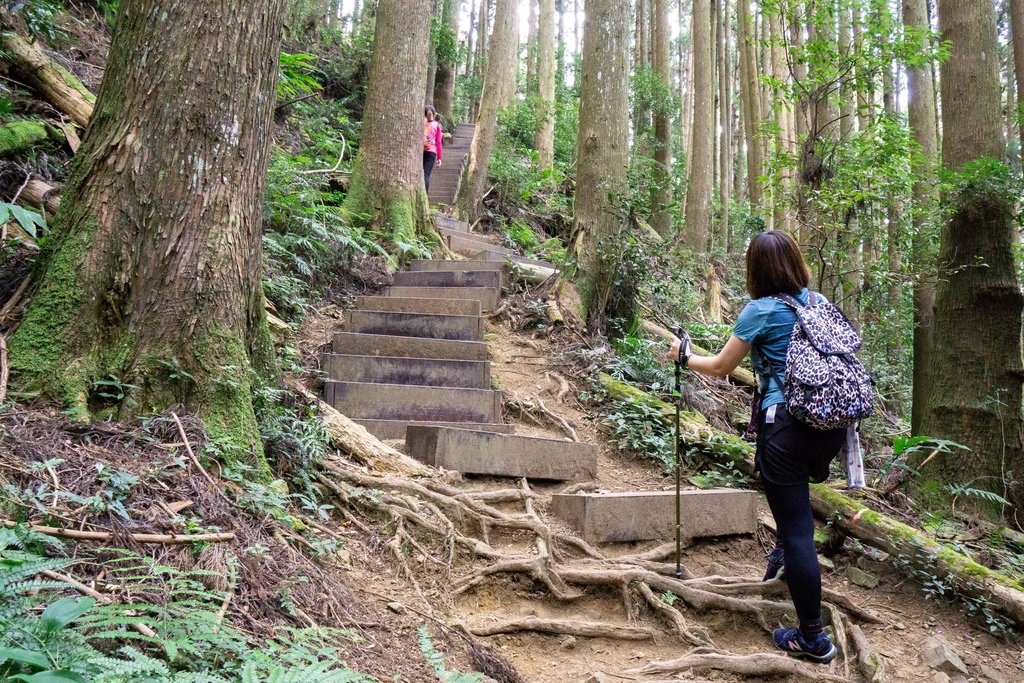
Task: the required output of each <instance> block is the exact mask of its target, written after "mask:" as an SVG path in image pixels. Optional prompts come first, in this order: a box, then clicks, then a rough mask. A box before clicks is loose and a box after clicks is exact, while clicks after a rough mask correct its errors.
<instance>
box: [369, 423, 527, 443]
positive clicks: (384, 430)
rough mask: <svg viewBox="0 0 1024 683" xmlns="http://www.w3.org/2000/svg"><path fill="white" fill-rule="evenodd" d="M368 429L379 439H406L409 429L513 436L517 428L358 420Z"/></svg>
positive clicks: (507, 425)
mask: <svg viewBox="0 0 1024 683" xmlns="http://www.w3.org/2000/svg"><path fill="white" fill-rule="evenodd" d="M356 422H358V423H359V424H361V425H363V426H364V427H366V430H367V431H368V432H370V433H371V434H373V435H374V436H376V437H377V438H378V439H404V438H405V436H406V429H408V428H409V427H412V426H415V427H458V428H462V429H465V428H466V427H471V428H472V429H474V430H476V431H482V432H494V433H496V434H511V433H512V432H513V431H515V426H514V425H510V424H502V423H493V424H488V423H486V422H473V423H466V422H415V421H411V420H356Z"/></svg>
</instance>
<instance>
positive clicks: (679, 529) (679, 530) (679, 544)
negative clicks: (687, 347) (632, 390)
mask: <svg viewBox="0 0 1024 683" xmlns="http://www.w3.org/2000/svg"><path fill="white" fill-rule="evenodd" d="M672 333H673V334H675V335H676V338H677V339H682V338H683V328H682V327H680V326H679V325H676V326H675V327H674V328H673V329H672ZM682 376H683V366H682V364H680V362H679V356H678V354H677V355H676V396H675V398H676V438H675V441H674V442H673V443H674V449H673V453H674V454H675V458H676V578H677V579H682V578H683V557H682V555H683V520H682V509H681V506H682V501H681V499H680V496H681V495H682V492H681V486H680V477H681V476H682V475H681V470H682V467H681V464H682V455H681V454H680V452H679V404H680V403H682V401H683V394H682V388H681V384H682Z"/></svg>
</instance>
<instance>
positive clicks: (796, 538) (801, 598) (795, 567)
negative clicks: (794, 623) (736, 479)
mask: <svg viewBox="0 0 1024 683" xmlns="http://www.w3.org/2000/svg"><path fill="white" fill-rule="evenodd" d="M762 483H763V484H764V493H765V496H766V497H767V498H768V507H770V508H771V510H772V516H773V517H775V525H776V527H777V528H778V539H779V541H780V542H781V543H782V548H783V550H785V555H786V583H787V584H788V585H789V593H790V596H791V597H792V598H793V605H794V606H795V607H796V615H797V618H799V619H800V623H801V624H809V623H811V622H812V621H816V620H818V619H821V569H820V568H819V567H818V553H817V551H816V549H815V547H814V514H813V513H812V512H811V498H810V490H809V486H808V484H806V483H805V484H789V485H779V484H773V483H771V482H770V481H767V480H764V481H763V482H762Z"/></svg>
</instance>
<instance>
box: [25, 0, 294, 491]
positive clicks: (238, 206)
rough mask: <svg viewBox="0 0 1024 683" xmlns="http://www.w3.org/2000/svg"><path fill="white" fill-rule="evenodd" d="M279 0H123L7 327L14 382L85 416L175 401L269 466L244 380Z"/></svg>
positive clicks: (255, 321)
mask: <svg viewBox="0 0 1024 683" xmlns="http://www.w3.org/2000/svg"><path fill="white" fill-rule="evenodd" d="M283 4H284V2H283V0H263V1H260V2H251V3H244V4H237V3H231V2H227V1H226V0H217V1H214V0H211V1H210V2H206V3H201V4H196V3H193V2H187V1H185V0H125V1H124V2H122V3H121V6H120V10H119V12H118V16H117V28H116V30H115V33H114V38H113V43H112V45H111V49H110V57H109V60H108V63H107V67H106V74H105V77H104V79H103V84H102V86H101V88H100V94H99V98H98V100H97V107H96V113H95V114H94V116H93V118H92V121H91V122H90V124H89V127H88V129H87V131H86V134H85V137H84V139H83V141H82V147H81V149H80V150H79V152H78V154H77V155H76V156H75V159H74V162H73V168H72V172H71V177H70V180H69V182H68V185H67V188H66V190H65V192H64V201H63V202H62V206H61V209H60V211H59V213H58V216H57V219H56V221H55V223H54V228H53V236H52V239H51V240H50V242H49V243H48V245H47V250H46V252H45V254H44V264H45V267H44V268H43V269H42V270H41V271H40V272H41V273H42V277H41V280H40V282H39V284H38V290H37V292H36V294H35V296H34V298H33V299H32V301H31V304H30V306H29V309H28V311H27V313H26V316H25V320H24V322H23V323H22V324H21V326H20V327H19V328H18V331H17V332H16V334H15V335H14V336H13V338H12V340H11V368H12V370H13V371H14V372H15V373H16V375H17V380H18V383H19V384H20V386H21V387H22V389H23V390H25V391H33V390H42V391H44V392H46V393H48V394H50V395H53V396H55V397H57V398H59V399H61V400H63V402H64V403H65V404H67V405H68V406H69V407H71V408H72V409H73V410H74V411H75V412H76V413H77V414H78V415H79V416H81V417H86V416H88V415H89V414H90V413H93V414H100V415H109V414H112V413H114V414H117V415H120V416H129V415H138V414H144V413H151V412H155V411H161V410H164V409H166V408H168V407H170V406H172V405H175V404H184V405H186V406H187V407H189V408H190V409H192V410H194V411H196V412H197V413H198V414H199V415H200V416H201V417H202V418H203V419H204V422H205V424H206V427H207V429H208V431H209V433H210V435H211V437H212V438H213V439H214V440H215V441H216V442H218V443H219V444H220V445H222V446H224V447H225V449H227V448H228V447H231V449H230V450H225V451H224V452H225V454H227V455H229V456H231V457H245V456H244V455H243V454H244V453H250V454H251V453H255V454H256V457H255V458H250V462H253V461H254V462H255V463H257V464H259V465H261V466H262V468H264V469H263V470H262V474H264V475H266V474H268V472H267V470H266V469H265V468H266V464H265V462H264V461H263V460H262V447H261V442H260V436H259V430H258V428H257V426H256V420H255V417H254V415H253V409H252V389H253V385H254V384H255V383H256V382H257V381H258V380H257V379H256V377H255V376H254V373H253V370H255V372H256V374H257V375H262V376H263V377H264V378H270V377H272V376H273V375H274V373H275V370H274V353H273V348H272V346H271V342H270V334H269V330H268V328H267V320H266V314H265V312H264V309H263V291H262V286H261V278H260V273H261V268H262V249H261V228H262V200H263V190H264V182H265V177H266V171H267V162H268V150H269V147H270V139H271V125H272V120H273V114H274V105H275V97H276V86H277V69H278V65H277V58H278V54H279V50H280V38H281V35H280V34H281V20H282V7H283ZM103 383H107V384H103ZM110 383H113V384H114V385H117V387H118V388H119V389H120V391H122V392H123V393H124V397H123V399H116V398H111V395H112V394H114V393H116V392H112V391H111V390H110V387H111V386H112V385H111V384H110ZM104 387H106V390H105V391H104ZM104 393H105V394H106V396H104V395H103V394H104Z"/></svg>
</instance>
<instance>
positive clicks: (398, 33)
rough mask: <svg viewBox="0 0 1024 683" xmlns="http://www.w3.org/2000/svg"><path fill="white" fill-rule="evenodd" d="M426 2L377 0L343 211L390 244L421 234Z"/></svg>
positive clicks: (424, 199)
mask: <svg viewBox="0 0 1024 683" xmlns="http://www.w3.org/2000/svg"><path fill="white" fill-rule="evenodd" d="M429 16H431V11H430V0H380V2H379V3H378V4H377V15H376V17H377V18H376V22H377V23H376V28H375V31H374V40H373V57H372V58H371V59H370V77H369V82H368V84H367V92H366V106H365V109H364V113H363V132H362V138H361V140H360V142H359V155H358V156H357V157H356V163H355V169H354V171H353V173H352V182H351V185H350V188H349V193H348V197H347V198H346V200H345V207H346V208H347V209H348V210H349V211H350V212H352V213H353V214H354V215H356V216H359V217H361V218H362V219H364V220H366V221H367V222H368V224H369V225H370V226H372V227H373V228H375V229H377V230H380V231H381V232H385V233H389V234H391V236H392V239H393V240H394V241H395V242H405V243H409V242H412V241H413V239H414V237H415V234H416V233H417V232H421V231H426V230H427V228H428V223H427V211H428V206H427V193H426V191H425V189H424V186H423V92H424V90H425V88H426V83H427V80H426V79H427V51H428V49H429V47H428V46H429V44H430V22H429V21H425V20H424V17H429Z"/></svg>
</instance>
